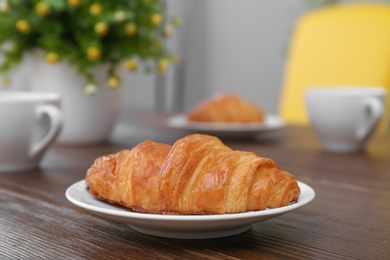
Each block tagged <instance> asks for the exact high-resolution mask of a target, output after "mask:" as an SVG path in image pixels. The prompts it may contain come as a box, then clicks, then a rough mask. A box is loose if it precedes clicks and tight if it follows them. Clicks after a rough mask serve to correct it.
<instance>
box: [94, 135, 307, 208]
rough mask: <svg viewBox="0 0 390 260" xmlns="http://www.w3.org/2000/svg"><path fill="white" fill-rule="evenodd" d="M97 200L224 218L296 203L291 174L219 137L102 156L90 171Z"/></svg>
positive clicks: (142, 146)
mask: <svg viewBox="0 0 390 260" xmlns="http://www.w3.org/2000/svg"><path fill="white" fill-rule="evenodd" d="M86 184H87V187H88V190H89V192H90V193H91V194H92V195H94V196H95V197H97V198H99V199H101V200H105V201H108V202H111V203H115V204H121V205H123V206H125V207H127V208H130V209H132V210H133V211H137V212H146V213H162V214H226V213H239V212H247V211H257V210H264V209H265V208H277V207H282V206H286V205H288V204H289V203H291V202H294V201H297V200H298V197H299V195H300V189H299V186H298V184H297V181H296V180H295V178H294V176H293V175H292V174H290V173H287V172H285V171H283V170H281V169H280V167H279V166H278V165H277V164H276V163H275V162H274V161H273V160H271V159H269V158H264V157H259V156H257V155H256V154H254V153H252V152H246V151H234V150H232V149H230V148H229V147H228V146H226V145H224V144H223V143H222V142H221V141H220V140H219V139H218V138H217V137H213V136H209V135H202V134H192V135H188V136H185V137H183V138H181V139H179V140H177V141H176V142H175V143H174V144H173V145H172V146H169V145H167V144H162V143H156V142H153V141H150V140H146V141H144V142H142V143H140V144H139V145H137V146H135V147H134V148H133V149H131V150H123V151H120V152H119V153H117V154H111V155H108V156H102V157H99V158H97V159H96V160H95V162H94V163H93V164H92V166H91V167H90V168H89V169H88V171H87V175H86Z"/></svg>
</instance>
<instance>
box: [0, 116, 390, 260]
mask: <svg viewBox="0 0 390 260" xmlns="http://www.w3.org/2000/svg"><path fill="white" fill-rule="evenodd" d="M130 117H131V116H127V118H126V117H124V119H123V121H122V123H121V124H119V125H118V127H117V128H116V130H115V131H114V134H113V137H112V138H111V141H110V142H108V143H105V144H99V145H89V146H64V145H62V146H61V145H55V146H53V147H52V148H50V150H49V151H48V153H47V155H46V156H45V158H44V160H43V162H42V165H41V169H40V170H34V171H29V172H19V173H0V202H1V203H0V259H390V258H389V257H390V133H389V132H386V133H380V134H378V135H376V136H375V137H374V138H373V140H372V141H371V142H370V143H369V145H368V147H367V149H366V151H364V152H360V153H352V154H337V153H329V152H324V151H322V150H321V148H320V146H319V144H318V141H317V139H316V137H315V135H314V133H313V132H312V130H311V129H310V128H307V127H297V126H288V127H286V128H285V129H283V130H281V131H279V132H278V133H277V134H276V135H274V136H272V137H269V138H266V139H264V138H258V139H230V140H229V139H224V140H223V141H224V142H225V144H227V145H229V146H230V147H231V148H233V149H240V150H247V151H253V152H255V153H257V154H258V155H260V156H264V157H269V158H272V159H273V160H274V161H276V162H277V163H278V164H279V165H280V166H281V167H282V169H284V170H286V171H288V172H291V173H293V174H294V175H295V177H296V179H297V180H299V181H302V182H304V183H306V184H308V185H310V186H311V187H312V188H313V189H314V190H315V192H316V197H315V199H314V200H313V201H312V202H311V203H309V204H307V205H305V206H304V207H302V208H299V209H296V210H295V211H292V212H289V213H287V214H285V215H282V216H280V217H277V218H273V219H270V220H267V221H265V222H261V223H256V224H254V225H253V226H252V228H251V229H250V230H248V231H246V232H244V233H241V234H239V235H235V236H230V237H224V238H216V239H185V240H182V239H168V238H159V237H154V236H150V235H145V234H141V233H137V232H136V231H133V230H132V229H130V228H129V227H128V226H127V225H125V224H123V223H119V222H114V221H111V220H106V219H103V218H100V217H97V216H95V215H93V214H91V213H89V212H86V211H84V210H83V209H81V208H78V207H77V206H75V205H73V204H71V203H70V202H69V201H68V200H67V199H66V198H65V195H64V194H65V191H66V189H67V188H68V187H69V186H70V185H72V184H73V183H75V182H77V181H79V180H82V179H83V178H84V177H85V173H86V170H87V169H88V167H89V166H90V165H91V163H92V162H93V160H94V159H95V158H96V157H98V156H101V155H105V154H109V153H113V152H118V151H120V150H121V149H129V148H131V147H132V146H134V145H136V144H137V143H138V142H140V141H142V140H143V139H145V138H150V139H153V140H156V141H165V142H167V143H172V142H173V141H174V140H176V139H178V138H180V137H181V136H184V135H185V134H187V133H186V132H181V131H170V130H169V129H167V128H166V127H165V126H163V125H164V122H165V119H166V115H164V114H151V113H144V114H142V113H141V114H138V115H137V116H134V115H133V116H132V117H131V118H130ZM129 122H132V124H130V125H129V127H127V126H126V125H128V123H129Z"/></svg>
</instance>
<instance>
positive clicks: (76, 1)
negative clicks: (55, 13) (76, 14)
mask: <svg viewBox="0 0 390 260" xmlns="http://www.w3.org/2000/svg"><path fill="white" fill-rule="evenodd" d="M68 4H69V5H70V6H73V7H78V6H80V0H68Z"/></svg>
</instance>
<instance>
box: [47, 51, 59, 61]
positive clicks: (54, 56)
mask: <svg viewBox="0 0 390 260" xmlns="http://www.w3.org/2000/svg"><path fill="white" fill-rule="evenodd" d="M45 58H46V61H47V62H49V63H56V62H57V61H58V54H57V53H55V52H48V53H47V54H46V57H45Z"/></svg>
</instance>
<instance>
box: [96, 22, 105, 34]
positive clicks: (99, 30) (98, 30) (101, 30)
mask: <svg viewBox="0 0 390 260" xmlns="http://www.w3.org/2000/svg"><path fill="white" fill-rule="evenodd" d="M95 32H96V33H97V34H98V35H100V36H104V35H106V34H107V33H108V24H107V23H106V22H98V23H97V24H96V25H95Z"/></svg>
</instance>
